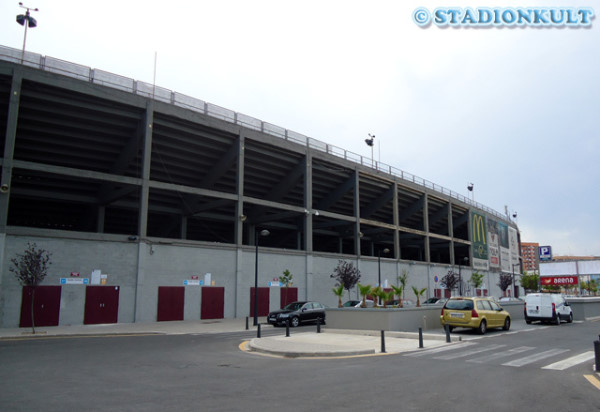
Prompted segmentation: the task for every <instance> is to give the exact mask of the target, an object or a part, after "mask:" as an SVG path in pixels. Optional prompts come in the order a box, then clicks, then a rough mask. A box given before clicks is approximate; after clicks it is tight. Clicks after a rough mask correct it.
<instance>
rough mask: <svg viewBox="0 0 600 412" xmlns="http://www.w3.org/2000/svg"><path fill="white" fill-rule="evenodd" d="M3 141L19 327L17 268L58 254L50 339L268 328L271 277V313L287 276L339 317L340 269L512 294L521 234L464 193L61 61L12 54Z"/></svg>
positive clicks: (3, 94)
mask: <svg viewBox="0 0 600 412" xmlns="http://www.w3.org/2000/svg"><path fill="white" fill-rule="evenodd" d="M0 130H1V131H2V138H1V139H0V144H1V153H2V154H3V155H2V177H1V185H2V186H1V188H0V264H1V266H0V267H1V270H2V273H1V276H0V291H1V292H0V322H1V323H0V325H1V326H2V327H15V326H19V325H22V326H27V322H28V321H27V317H28V315H27V313H29V314H30V309H28V304H29V303H28V302H29V301H28V299H30V291H29V290H28V288H23V287H22V286H21V285H20V284H19V283H18V282H17V280H16V278H15V277H14V275H13V274H12V273H11V272H10V271H9V268H10V266H11V259H13V258H15V257H16V256H17V255H18V254H21V253H23V251H24V250H25V248H26V247H27V244H28V242H31V243H35V244H36V245H37V246H38V247H39V248H43V249H45V250H47V251H49V252H51V254H52V256H51V259H52V265H51V266H50V271H49V274H48V277H47V278H46V279H45V280H44V282H43V283H42V287H40V288H39V289H38V292H36V309H35V311H36V324H38V325H40V326H41V325H43V324H46V325H54V324H64V325H67V324H84V323H85V324H92V323H114V322H154V321H157V320H180V319H185V320H191V319H211V318H233V317H245V316H252V313H253V310H252V308H253V296H254V294H253V288H254V281H255V274H256V273H258V285H259V289H258V296H259V300H258V303H259V309H258V314H259V315H260V316H263V315H265V314H266V313H267V312H268V311H269V310H273V309H276V308H279V307H280V305H281V302H282V301H283V300H284V298H285V297H284V292H283V289H282V288H281V287H280V286H279V283H278V277H279V276H280V275H281V274H282V272H283V271H284V270H286V269H287V270H289V271H290V272H291V273H292V274H293V285H292V286H291V287H290V288H289V289H288V290H287V292H286V293H287V294H288V296H287V298H286V299H287V300H288V301H289V300H290V296H291V297H292V298H298V299H314V300H317V301H321V302H323V303H325V304H326V305H330V306H335V305H336V304H337V298H336V297H335V296H334V295H333V293H332V291H331V289H332V287H333V286H334V284H335V281H334V280H333V279H331V277H330V275H331V273H332V272H333V269H334V268H335V267H336V265H337V264H338V261H339V260H345V261H351V262H354V264H355V265H357V266H358V268H359V269H360V271H361V275H362V278H361V283H363V284H371V285H375V284H376V283H377V282H378V273H379V270H380V271H381V279H382V283H383V284H384V285H388V284H392V283H393V284H396V283H397V277H398V276H399V275H401V274H402V273H407V274H408V285H409V286H416V287H418V288H424V287H426V288H428V290H427V293H426V295H427V296H430V295H431V296H432V295H433V294H434V293H438V294H439V293H441V292H442V287H441V285H440V283H439V279H440V278H441V277H442V276H444V275H445V274H446V273H448V271H450V270H453V271H456V272H458V271H461V276H462V278H463V280H464V282H465V287H466V288H467V289H468V286H467V285H466V284H467V281H468V279H469V277H470V276H471V273H472V272H473V271H475V270H478V271H479V272H480V273H484V274H485V275H486V281H485V282H484V283H485V285H484V286H483V287H482V289H485V292H484V293H487V294H490V295H495V296H499V295H500V294H501V292H500V290H499V289H498V286H497V285H496V284H497V282H498V277H499V274H500V273H502V272H511V271H515V270H514V266H512V267H511V266H510V265H511V264H512V265H514V261H515V255H516V256H517V262H518V252H517V251H518V250H519V249H518V245H517V246H515V247H516V249H513V247H514V246H513V245H509V244H508V243H509V242H508V240H509V238H511V239H513V238H514V239H516V241H517V243H518V242H519V240H518V237H519V236H518V228H517V227H516V225H515V224H514V222H512V221H511V220H510V218H509V217H508V216H506V215H502V214H500V213H498V212H496V211H494V210H492V209H490V208H488V207H486V206H484V205H481V204H479V203H476V202H472V201H470V199H468V198H466V197H464V196H461V195H459V194H457V193H455V192H452V191H450V190H447V189H444V188H442V187H440V186H438V185H435V184H433V183H431V182H429V181H426V180H424V179H421V178H418V177H416V176H413V175H411V174H409V173H406V172H403V171H401V170H398V169H395V168H393V167H391V166H388V165H384V164H381V163H377V162H372V159H369V158H364V157H362V156H359V155H356V154H353V153H351V152H348V151H346V150H344V149H341V148H339V147H335V146H332V145H329V144H326V143H323V142H321V141H318V140H315V139H312V138H309V137H306V136H303V135H301V134H299V133H295V132H292V131H290V130H286V129H284V128H282V127H279V126H275V125H272V124H269V123H266V122H264V121H261V120H258V119H255V118H252V117H250V116H246V115H243V114H241V113H235V112H232V111H230V110H227V109H224V108H221V107H219V106H216V105H213V104H210V103H207V102H204V101H202V100H198V99H195V98H191V97H189V96H185V95H182V94H179V93H175V92H172V91H170V90H166V89H162V88H160V87H154V86H152V85H149V84H146V83H142V82H138V81H134V80H132V79H128V78H124V77H122V76H118V75H115V74H111V73H107V72H104V71H101V70H98V69H90V68H89V67H84V66H80V65H77V64H74V63H69V62H65V61H61V60H58V59H54V58H51V57H49V56H41V55H38V54H35V53H26V54H25V59H24V60H23V61H21V51H20V50H15V49H10V48H6V47H0ZM498 227H500V228H501V230H499V231H498V233H495V231H497V228H498ZM265 229H266V230H268V231H269V235H268V236H264V237H263V236H258V233H259V232H260V231H262V230H265ZM502 233H506V235H503V234H502ZM494 234H499V236H498V237H499V238H500V241H502V239H504V238H506V241H507V242H505V247H502V246H501V245H500V246H499V244H498V242H496V246H497V247H496V248H494V245H493V238H494ZM511 234H513V236H512V237H511V236H510V235H511ZM515 236H516V237H515ZM257 239H258V240H259V247H258V248H257V247H256V241H257ZM490 241H492V242H490ZM513 243H514V242H513ZM386 250H389V252H387V253H385V252H384V251H386ZM257 251H258V254H257ZM484 252H485V253H484ZM256 256H258V272H256V266H255V265H256V263H257V262H256ZM379 257H380V259H379ZM517 272H518V271H517ZM471 292H472V293H474V291H471ZM352 293H353V294H354V293H356V292H354V291H353V292H352ZM406 297H407V298H412V299H414V296H412V291H411V290H410V288H409V291H407V292H406ZM28 310H29V312H28ZM38 311H39V313H38ZM29 322H30V321H29Z"/></svg>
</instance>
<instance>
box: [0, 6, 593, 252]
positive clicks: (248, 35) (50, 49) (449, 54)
mask: <svg viewBox="0 0 600 412" xmlns="http://www.w3.org/2000/svg"><path fill="white" fill-rule="evenodd" d="M155 3H156V4H155ZM509 3H510V4H511V5H512V6H514V7H532V6H537V7H542V6H543V7H546V6H548V7H560V6H564V5H565V3H571V2H565V1H562V2H556V1H553V0H548V1H537V0H527V1H523V2H521V3H518V2H517V3H515V2H509ZM25 5H26V6H30V7H37V8H39V12H34V13H33V15H34V17H35V18H36V19H37V21H38V27H36V28H34V29H30V30H29V31H28V36H27V50H28V51H32V52H36V53H40V54H42V55H47V56H52V57H55V58H58V59H62V60H67V61H71V62H74V63H78V64H82V65H85V66H90V67H93V68H97V69H102V70H106V71H109V72H113V73H115V74H119V75H122V76H126V77H131V78H134V79H137V80H141V81H145V82H148V83H152V81H153V77H154V61H155V53H156V55H157V65H156V69H157V70H156V84H157V86H161V87H164V88H167V89H171V90H174V91H177V92H180V93H183V94H186V95H189V96H192V97H196V98H199V99H202V100H205V101H208V102H210V103H214V104H217V105H219V106H222V107H225V108H228V109H231V110H235V111H237V112H240V113H244V114H247V115H250V116H253V117H256V118H259V119H261V120H264V121H267V122H269V123H272V124H275V125H278V126H281V127H284V128H286V129H289V130H293V131H295V132H298V133H301V134H304V135H307V136H310V137H313V138H315V139H319V140H322V141H325V142H327V143H330V144H333V145H336V146H338V147H341V148H344V149H347V150H350V151H353V152H355V153H358V154H360V155H364V156H366V157H370V156H371V149H370V148H369V147H368V146H367V145H366V144H365V142H364V139H365V138H367V137H368V134H369V133H371V134H374V135H375V136H376V138H375V141H376V144H377V146H376V147H375V153H374V157H375V160H379V159H380V160H381V162H383V163H386V164H388V165H391V166H394V167H396V168H398V169H402V170H405V171H407V172H409V173H412V174H415V175H417V176H420V177H422V178H424V179H427V180H429V181H432V182H434V183H436V184H439V185H441V186H444V187H446V188H448V189H450V190H453V191H455V192H458V193H460V194H463V195H465V196H470V195H471V194H470V193H469V192H468V191H467V185H468V184H469V183H473V184H474V192H473V194H474V197H475V200H476V201H477V202H480V203H482V204H484V205H486V206H488V207H491V208H493V209H495V210H497V211H498V212H500V213H504V211H505V206H506V207H507V208H508V210H509V212H510V213H511V214H512V213H514V212H517V215H518V217H517V223H518V225H519V228H520V231H521V239H522V241H529V242H538V243H540V244H541V245H550V246H552V247H553V252H554V254H555V255H565V254H571V255H596V256H600V218H599V216H598V211H599V204H600V165H599V161H600V110H599V109H600V103H599V102H600V18H596V19H594V20H592V25H591V27H590V28H588V29H582V28H575V29H574V28H566V27H563V28H533V27H524V28H506V27H504V28H496V27H492V28H486V29H476V28H465V27H463V28H445V29H444V28H440V27H438V26H436V25H431V26H429V27H426V28H422V27H419V26H418V25H417V24H415V22H414V21H413V18H412V13H413V11H414V10H415V9H416V8H417V7H426V8H428V9H429V10H430V11H433V10H434V9H435V8H437V7H446V6H448V5H452V6H456V7H472V8H476V7H482V6H486V7H506V6H507V2H506V1H502V2H498V1H494V0H487V1H485V2H484V1H481V0H477V1H472V2H470V3H469V2H464V1H453V2H451V4H450V3H448V2H447V0H437V1H429V0H420V1H414V0H408V1H400V0H394V1H378V0H370V1H366V0H364V1H348V0H346V1H328V0H320V1H313V0H304V1H302V2H300V1H296V2H292V1H285V0H273V1H263V0H252V1H249V0H239V1H234V0H219V1H204V0H198V1H186V0H183V1H178V2H173V3H171V2H149V1H138V0H130V1H125V2H124V1H113V0H105V1H103V2H88V1H81V0H79V1H74V0H73V1H67V0H31V2H29V1H28V2H26V3H25ZM577 6H579V7H591V8H593V9H594V11H595V13H600V0H580V1H579V2H578V3H577ZM23 11H24V10H23V9H21V8H19V4H18V1H9V0H2V2H1V4H0V16H1V17H0V19H1V22H0V38H1V41H0V44H2V45H4V46H9V47H14V48H18V49H20V48H21V47H22V46H23V27H22V26H20V25H18V24H17V23H16V22H15V16H16V15H17V14H20V13H22V12H23Z"/></svg>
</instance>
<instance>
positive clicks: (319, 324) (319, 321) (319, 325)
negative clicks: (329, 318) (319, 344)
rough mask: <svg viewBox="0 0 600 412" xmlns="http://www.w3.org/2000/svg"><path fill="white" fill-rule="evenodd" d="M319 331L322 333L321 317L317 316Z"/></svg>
mask: <svg viewBox="0 0 600 412" xmlns="http://www.w3.org/2000/svg"><path fill="white" fill-rule="evenodd" d="M317 333H321V318H317Z"/></svg>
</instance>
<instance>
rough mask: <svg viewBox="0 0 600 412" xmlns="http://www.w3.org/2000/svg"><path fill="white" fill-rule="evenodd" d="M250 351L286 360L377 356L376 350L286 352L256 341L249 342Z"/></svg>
mask: <svg viewBox="0 0 600 412" xmlns="http://www.w3.org/2000/svg"><path fill="white" fill-rule="evenodd" d="M248 351H249V352H258V353H265V354H267V355H274V356H278V357H284V358H337V357H342V356H360V355H373V354H375V349H361V350H336V351H335V352H284V351H280V350H275V349H266V348H262V347H260V346H259V345H256V344H255V343H254V339H252V340H251V341H250V342H248Z"/></svg>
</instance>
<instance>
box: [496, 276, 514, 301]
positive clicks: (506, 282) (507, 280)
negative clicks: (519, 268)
mask: <svg viewBox="0 0 600 412" xmlns="http://www.w3.org/2000/svg"><path fill="white" fill-rule="evenodd" d="M510 285H512V275H510V274H508V273H502V274H501V275H500V280H499V281H498V287H499V288H500V290H501V291H502V292H503V293H504V296H506V289H508V288H509V287H510Z"/></svg>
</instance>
